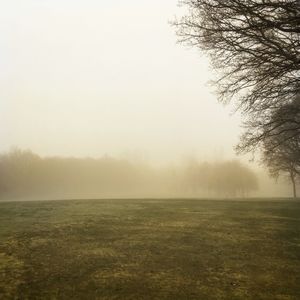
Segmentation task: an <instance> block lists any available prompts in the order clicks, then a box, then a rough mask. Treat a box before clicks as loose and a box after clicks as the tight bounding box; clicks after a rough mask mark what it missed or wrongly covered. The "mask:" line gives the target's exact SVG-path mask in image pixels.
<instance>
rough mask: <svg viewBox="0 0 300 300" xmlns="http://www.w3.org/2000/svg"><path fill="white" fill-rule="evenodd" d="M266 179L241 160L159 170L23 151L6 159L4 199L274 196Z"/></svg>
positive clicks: (1, 171)
mask: <svg viewBox="0 0 300 300" xmlns="http://www.w3.org/2000/svg"><path fill="white" fill-rule="evenodd" d="M262 179H263V177H261V176H260V175H259V174H258V172H257V171H255V170H253V169H251V168H250V167H249V166H247V165H246V164H244V163H241V162H239V161H238V160H231V161H220V160H218V161H211V162H208V161H198V160H196V159H189V160H186V161H182V162H181V163H179V162H178V163H177V164H173V165H168V166H164V167H162V166H160V167H158V166H153V165H150V164H148V163H145V162H144V163H142V162H140V161H129V160H125V159H117V158H113V157H110V156H107V155H106V156H104V157H100V158H97V159H96V158H74V157H41V156H39V155H37V154H35V153H33V152H31V151H29V150H27V151H24V150H20V149H13V150H11V151H10V152H8V153H3V154H2V155H0V200H48V199H91V198H152V197H156V198H171V197H172V198H174V197H175V198H178V197H184V198H222V199H226V198H231V199H232V198H244V197H250V196H252V197H255V196H262V195H263V196H270V195H272V194H271V193H272V190H271V191H270V190H268V188H269V187H270V186H268V182H266V181H264V180H265V179H266V178H264V180H262ZM261 184H263V186H261ZM273 185H274V184H273ZM272 188H274V187H272ZM273 192H275V191H274V189H273ZM280 192H281V193H282V192H286V190H285V189H282V186H281V189H280V187H278V188H277V190H276V194H275V195H276V196H278V195H280ZM275 195H273V196H275Z"/></svg>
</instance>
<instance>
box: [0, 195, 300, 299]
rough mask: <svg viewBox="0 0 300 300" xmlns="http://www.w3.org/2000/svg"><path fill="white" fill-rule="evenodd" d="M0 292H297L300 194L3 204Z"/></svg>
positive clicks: (230, 295)
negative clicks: (229, 198) (273, 197)
mask: <svg viewBox="0 0 300 300" xmlns="http://www.w3.org/2000/svg"><path fill="white" fill-rule="evenodd" d="M0 299H72V300H74V299H135V300H137V299H172V300H173V299H174V300H176V299H204V300H206V299H232V300H233V299H272V300H275V299H282V300H286V299H300V203H299V202H296V201H290V200H282V201H280V200H277V201H275V200H274V201H271V200H264V201H255V200H251V201H250V200H249V201H245V200H241V201H221V200H220V201H217V200H212V201H209V200H98V201H97V200H74V201H43V202H42V201H41V202H3V203H0Z"/></svg>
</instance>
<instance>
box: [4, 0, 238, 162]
mask: <svg viewBox="0 0 300 300" xmlns="http://www.w3.org/2000/svg"><path fill="white" fill-rule="evenodd" d="M181 11H182V10H181V9H180V8H178V7H177V0H164V1H161V0H160V1H159V0H152V1H141V0H139V1H137V0H128V1H120V0H119V1H118V0H115V1H108V0H97V1H96V0H77V1H76V0H26V1H24V0H9V1H4V0H2V1H0V119H1V126H0V140H1V143H0V152H2V151H7V150H9V149H10V147H12V146H18V147H20V148H23V149H24V148H25V149H28V148H29V149H31V150H33V151H34V152H36V153H38V154H41V155H66V156H69V155H72V156H95V157H99V156H102V155H104V154H109V155H113V156H125V157H129V156H135V155H137V156H139V157H140V158H146V159H148V160H150V161H159V162H162V161H170V160H173V159H177V158H182V157H185V156H192V155H194V156H197V157H199V158H202V159H214V158H220V157H222V158H224V159H228V158H231V157H232V156H233V155H234V151H233V146H234V145H235V144H236V143H237V141H238V137H239V134H240V131H241V129H240V127H239V125H240V123H241V121H240V117H239V116H238V115H237V114H235V115H233V109H232V107H230V106H227V107H224V106H223V105H222V104H220V103H218V102H217V99H216V96H215V95H214V94H213V90H212V89H211V88H210V87H208V85H207V82H208V81H209V80H210V79H212V75H211V73H210V71H209V65H208V61H207V59H206V58H205V57H201V56H200V53H199V52H198V51H197V50H195V49H187V48H186V47H184V46H182V45H178V44H176V40H177V38H176V35H175V29H174V28H173V27H171V26H170V24H169V21H171V20H173V19H174V16H175V15H179V14H180V13H181Z"/></svg>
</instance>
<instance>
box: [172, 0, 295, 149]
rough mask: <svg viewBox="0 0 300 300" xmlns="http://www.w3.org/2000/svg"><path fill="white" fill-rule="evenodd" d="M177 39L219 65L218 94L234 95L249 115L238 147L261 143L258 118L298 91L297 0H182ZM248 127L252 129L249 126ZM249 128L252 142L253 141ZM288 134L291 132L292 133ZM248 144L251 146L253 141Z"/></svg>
mask: <svg viewBox="0 0 300 300" xmlns="http://www.w3.org/2000/svg"><path fill="white" fill-rule="evenodd" d="M181 3H182V4H183V5H185V6H186V7H187V8H188V13H187V14H186V15H185V16H184V17H183V18H182V19H181V20H178V21H175V25H176V26H177V29H178V31H177V34H178V36H179V40H180V41H181V42H183V43H186V44H188V45H191V46H195V47H197V48H199V49H201V50H203V51H205V52H206V53H208V54H209V55H210V57H211V62H212V65H213V67H214V68H215V69H216V70H218V71H220V73H221V74H220V76H219V78H218V79H217V80H216V84H217V85H218V87H219V95H220V100H221V101H223V102H227V101H231V100H233V99H234V100H235V101H236V102H235V103H236V104H237V109H239V110H241V111H242V112H243V113H244V115H245V116H246V117H247V118H246V119H245V126H246V127H247V131H246V133H245V135H244V136H243V138H242V143H241V144H240V145H239V147H238V150H239V151H249V150H250V149H251V146H254V147H256V146H259V145H260V144H259V143H258V142H256V141H255V139H256V138H257V139H258V141H261V140H263V139H264V138H265V135H255V134H253V130H252V129H255V127H256V126H259V124H257V122H258V123H261V124H262V125H264V124H266V123H268V122H270V116H272V114H273V112H274V110H276V109H278V108H280V107H281V106H283V105H285V104H287V103H289V102H290V101H291V99H294V98H295V97H296V96H297V95H298V94H299V93H300V1H299V0H226V1H224V0H183V1H181ZM249 129H250V131H249ZM249 134H250V135H251V140H252V141H251V143H250V144H249V143H248V141H249ZM288 138H290V137H288ZM249 146H250V147H249Z"/></svg>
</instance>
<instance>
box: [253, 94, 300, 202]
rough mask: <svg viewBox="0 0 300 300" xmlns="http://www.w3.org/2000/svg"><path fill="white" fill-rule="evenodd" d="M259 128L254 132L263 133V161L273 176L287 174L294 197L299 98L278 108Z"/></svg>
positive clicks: (298, 171)
mask: <svg viewBox="0 0 300 300" xmlns="http://www.w3.org/2000/svg"><path fill="white" fill-rule="evenodd" d="M259 128H260V127H259ZM260 129H261V130H260V131H259V132H258V133H256V134H257V136H263V135H264V138H263V162H264V163H265V164H266V165H267V166H268V168H269V170H270V173H271V175H272V176H274V177H278V176H279V174H280V173H288V174H289V176H290V179H291V182H292V185H293V195H294V197H296V179H297V177H298V176H299V175H300V98H296V99H295V101H293V102H292V103H289V104H287V105H284V106H282V107H281V108H279V109H278V110H277V111H276V112H275V113H274V114H273V115H272V116H271V117H270V119H269V120H268V122H266V124H265V125H264V126H261V128H260ZM257 139H258V138H257Z"/></svg>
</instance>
